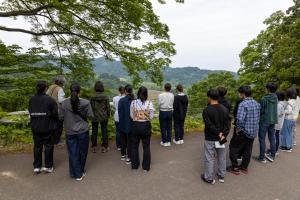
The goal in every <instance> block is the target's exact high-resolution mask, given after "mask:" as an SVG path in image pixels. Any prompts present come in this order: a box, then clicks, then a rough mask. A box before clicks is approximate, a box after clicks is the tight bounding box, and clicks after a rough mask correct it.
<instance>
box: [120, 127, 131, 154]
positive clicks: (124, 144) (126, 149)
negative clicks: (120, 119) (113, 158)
mask: <svg viewBox="0 0 300 200" xmlns="http://www.w3.org/2000/svg"><path fill="white" fill-rule="evenodd" d="M131 152H132V151H131V133H125V132H123V131H121V155H122V156H125V155H127V156H128V158H130V159H131Z"/></svg>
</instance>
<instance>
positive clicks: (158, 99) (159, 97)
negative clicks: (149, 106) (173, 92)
mask: <svg viewBox="0 0 300 200" xmlns="http://www.w3.org/2000/svg"><path fill="white" fill-rule="evenodd" d="M157 105H158V109H160V106H161V94H160V95H158V97H157Z"/></svg>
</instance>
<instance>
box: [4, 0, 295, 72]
mask: <svg viewBox="0 0 300 200" xmlns="http://www.w3.org/2000/svg"><path fill="white" fill-rule="evenodd" d="M0 2H1V0H0ZM153 2H156V0H153ZM174 2H175V1H174V0H167V4H166V5H161V4H158V3H154V8H155V11H156V13H157V14H158V15H159V16H160V17H161V21H162V22H164V23H167V24H168V26H169V28H170V35H171V40H172V41H173V42H174V43H176V49H177V55H176V56H174V57H173V58H172V61H173V63H172V67H185V66H196V67H200V68H202V69H204V68H205V69H224V70H231V71H237V69H238V68H239V65H240V63H239V56H238V55H239V53H240V52H241V50H242V49H243V48H244V47H245V46H246V45H247V42H248V41H250V40H251V39H253V38H255V37H256V35H257V34H258V33H259V32H260V31H261V30H263V29H264V27H265V26H264V24H263V21H264V19H265V18H267V17H268V16H269V15H270V14H272V13H273V12H275V11H277V10H286V9H287V8H288V7H290V6H291V5H293V1H292V0H185V3H184V4H177V3H174ZM8 23H9V25H12V23H13V26H24V25H23V22H18V21H13V22H12V21H11V20H7V19H3V18H0V24H7V25H8ZM0 38H1V40H3V41H4V42H5V43H8V44H18V45H20V46H23V47H24V48H28V47H30V46H31V45H32V44H30V36H29V35H26V34H20V33H7V32H1V31H0Z"/></svg>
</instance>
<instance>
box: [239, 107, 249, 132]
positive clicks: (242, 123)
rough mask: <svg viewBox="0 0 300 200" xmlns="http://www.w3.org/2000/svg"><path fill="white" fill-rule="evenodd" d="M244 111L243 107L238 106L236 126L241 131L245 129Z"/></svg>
mask: <svg viewBox="0 0 300 200" xmlns="http://www.w3.org/2000/svg"><path fill="white" fill-rule="evenodd" d="M246 114H247V113H246V110H245V107H244V105H242V104H241V105H239V107H238V111H237V116H236V118H237V120H236V125H237V128H238V129H242V128H244V127H245V118H246Z"/></svg>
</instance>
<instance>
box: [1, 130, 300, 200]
mask: <svg viewBox="0 0 300 200" xmlns="http://www.w3.org/2000/svg"><path fill="white" fill-rule="evenodd" d="M298 130H300V126H298ZM298 133H299V134H298V135H299V137H298V144H300V132H299V131H298ZM203 139H204V138H203V134H200V133H199V134H192V135H188V136H187V137H186V140H185V144H184V145H172V147H169V148H166V147H161V146H160V145H159V139H158V138H153V140H152V144H151V148H152V165H151V171H150V172H149V173H144V172H143V170H138V171H132V170H131V169H130V167H129V166H128V165H126V164H125V163H124V162H123V161H121V160H120V153H119V152H118V151H117V150H115V149H114V148H112V149H111V150H110V151H109V152H108V153H105V154H102V153H100V152H99V153H97V154H93V153H89V156H88V161H87V175H86V177H85V178H84V180H83V181H81V182H76V181H75V180H74V179H71V178H69V176H68V160H67V154H66V150H65V148H56V150H55V166H56V168H55V172H54V173H52V174H40V175H33V173H32V154H16V155H4V156H0V200H23V199H24V200H44V199H49V200H50V199H53V200H54V199H55V200H60V199H61V200H71V199H72V200H82V199H84V200H92V199H97V200H114V199H120V200H127V199H128V200H150V199H151V200H160V199H162V200H169V199H170V200H177V199H178V200H190V199H191V200H201V199H203V200H222V199H224V200H248V199H249V200H300V150H299V149H300V147H298V146H297V147H296V148H294V151H293V153H284V152H280V155H279V156H278V157H277V159H276V161H275V162H274V163H269V162H268V163H267V164H261V163H258V162H256V161H254V160H252V161H251V163H250V167H249V174H248V175H239V176H235V175H232V174H227V176H226V178H225V181H226V182H225V183H224V184H221V183H218V182H217V183H216V184H215V185H208V184H205V183H203V182H202V181H201V179H200V174H201V172H202V171H203ZM254 146H255V148H254V153H253V155H257V150H258V144H257V142H256V143H255V145H254Z"/></svg>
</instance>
